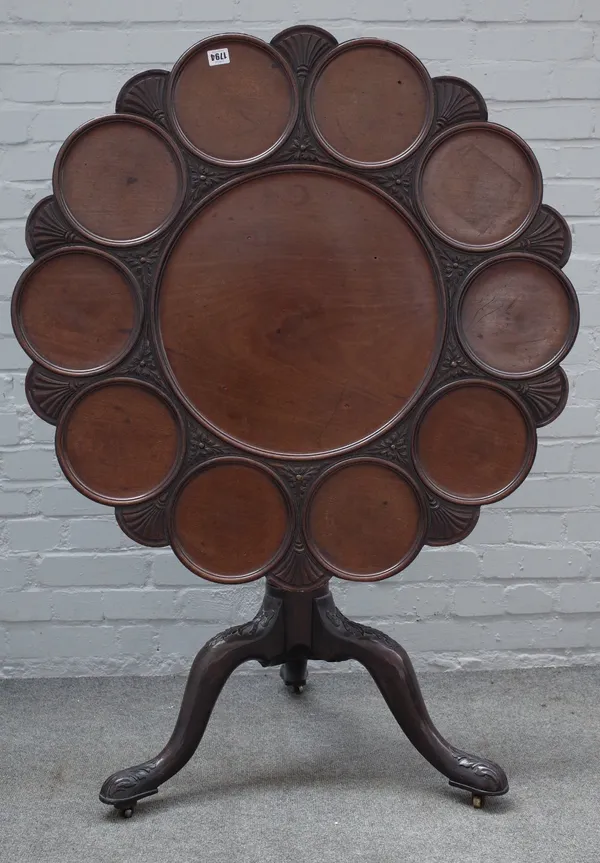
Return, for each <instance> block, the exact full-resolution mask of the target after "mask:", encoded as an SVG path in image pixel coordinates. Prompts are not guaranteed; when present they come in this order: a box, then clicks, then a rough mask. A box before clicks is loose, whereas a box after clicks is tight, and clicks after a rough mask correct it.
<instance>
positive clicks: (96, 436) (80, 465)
mask: <svg viewBox="0 0 600 863" xmlns="http://www.w3.org/2000/svg"><path fill="white" fill-rule="evenodd" d="M182 438H183V433H182V427H181V421H180V420H179V418H178V416H177V414H176V413H175V411H174V409H173V408H172V407H171V406H170V405H169V404H168V402H167V401H166V399H165V398H164V397H163V396H161V394H160V393H159V391H158V390H156V389H155V388H154V387H151V386H149V385H148V384H142V383H141V382H138V381H134V380H129V379H126V378H121V379H119V378H115V379H113V380H109V381H107V382H102V383H100V384H97V385H95V386H92V387H89V388H87V389H86V390H84V391H83V392H82V393H81V394H80V395H79V396H78V397H77V398H76V399H75V400H74V401H73V403H72V404H71V405H70V406H69V408H68V409H67V411H66V412H65V414H64V415H63V416H62V418H61V421H60V424H59V427H58V434H57V454H58V458H59V461H60V464H61V467H62V469H63V471H64V472H65V473H66V474H67V476H68V477H69V479H70V481H71V482H72V483H73V485H75V487H76V488H78V489H79V491H81V492H83V494H86V495H87V496H88V497H91V498H93V499H94V500H97V501H100V502H101V503H109V504H118V503H126V502H137V501H141V500H144V499H146V498H149V497H152V496H153V495H154V494H157V493H158V492H159V491H160V490H161V489H162V488H164V487H165V485H167V484H168V483H169V482H170V481H171V480H172V479H173V477H174V475H175V473H176V471H177V469H178V467H179V465H180V463H181V458H182V449H183V440H182Z"/></svg>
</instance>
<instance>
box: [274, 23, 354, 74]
mask: <svg viewBox="0 0 600 863" xmlns="http://www.w3.org/2000/svg"><path fill="white" fill-rule="evenodd" d="M337 44H338V41H337V39H336V38H335V36H332V35H331V33H328V32H327V30H323V29H322V28H321V27H313V26H311V25H310V24H299V25H298V26H296V27H289V28H288V29H287V30H282V31H281V33H278V34H277V36H275V37H274V38H273V39H271V45H272V46H273V47H274V48H277V50H278V51H279V52H280V53H281V54H283V56H284V57H285V59H286V60H287V61H288V63H289V64H290V66H291V67H292V69H293V70H294V72H295V73H296V75H297V77H298V78H299V79H300V80H301V81H303V80H304V79H305V78H306V77H307V75H308V73H309V72H310V71H311V70H312V69H313V68H314V67H315V66H316V65H317V63H318V62H319V61H320V60H321V59H322V58H323V57H324V56H325V54H328V53H329V51H331V50H332V48H335V46H336V45H337Z"/></svg>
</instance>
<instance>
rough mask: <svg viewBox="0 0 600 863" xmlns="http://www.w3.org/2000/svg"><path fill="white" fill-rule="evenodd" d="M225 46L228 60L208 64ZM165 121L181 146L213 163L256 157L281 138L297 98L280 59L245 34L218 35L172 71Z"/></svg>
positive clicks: (292, 117) (288, 127)
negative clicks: (171, 125) (168, 116)
mask: <svg viewBox="0 0 600 863" xmlns="http://www.w3.org/2000/svg"><path fill="white" fill-rule="evenodd" d="M223 48H226V49H227V50H228V51H229V58H230V62H229V63H226V64H224V65H217V66H210V65H209V63H208V52H209V51H210V50H211V49H212V50H215V49H223ZM169 98H170V108H171V117H172V120H173V122H174V125H175V128H176V129H177V131H178V132H179V134H180V135H181V137H182V139H183V141H184V143H185V144H186V145H187V146H188V147H189V148H190V149H192V150H193V151H194V152H196V153H198V154H200V155H202V156H203V157H206V158H208V159H211V160H214V161H218V162H219V161H222V162H243V161H248V160H253V159H255V158H256V157H260V156H261V155H263V154H265V153H266V152H268V151H269V150H271V149H272V148H273V147H274V146H275V145H276V144H277V143H278V142H279V141H281V140H282V139H283V138H285V137H286V135H287V134H288V133H289V132H290V131H291V129H292V126H293V124H294V121H295V118H296V114H297V108H298V98H297V90H296V85H295V82H294V79H293V77H292V75H291V73H290V72H289V70H288V67H287V65H286V64H285V62H284V60H283V58H282V57H281V55H280V54H279V53H278V52H277V51H275V50H273V48H271V47H270V46H269V45H267V44H266V43H264V42H262V41H261V40H259V39H253V38H252V37H250V36H243V37H242V36H223V37H221V36H219V37H217V38H216V39H209V40H206V41H204V42H201V43H199V44H198V45H196V46H194V48H192V49H191V50H190V51H189V52H187V53H186V54H184V55H183V57H182V58H181V59H180V60H179V61H178V63H177V64H176V66H175V67H174V69H173V72H172V77H171V83H170V97H169Z"/></svg>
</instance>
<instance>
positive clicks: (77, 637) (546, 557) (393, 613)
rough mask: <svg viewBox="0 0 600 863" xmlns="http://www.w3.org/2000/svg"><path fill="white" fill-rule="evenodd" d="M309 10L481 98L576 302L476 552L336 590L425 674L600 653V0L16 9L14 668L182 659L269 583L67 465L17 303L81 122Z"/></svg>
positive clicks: (8, 100) (7, 436) (8, 579)
mask: <svg viewBox="0 0 600 863" xmlns="http://www.w3.org/2000/svg"><path fill="white" fill-rule="evenodd" d="M299 21H310V22H313V23H317V24H322V25H323V26H325V27H327V28H329V29H330V30H332V31H333V32H334V33H335V35H336V36H337V37H338V39H340V40H343V39H348V38H352V37H355V36H359V35H374V36H379V37H384V38H385V37H388V38H391V39H394V40H396V41H399V42H401V43H402V44H404V45H406V46H407V47H408V48H410V49H412V50H414V51H415V52H416V53H417V54H418V55H419V56H420V57H421V58H422V59H423V60H424V61H425V62H426V64H427V66H428V68H429V70H430V72H431V73H432V74H433V75H439V74H455V75H463V76H464V77H466V78H468V80H470V81H472V82H473V83H474V84H475V85H476V86H478V87H479V88H480V89H481V90H482V92H483V93H484V95H485V97H486V99H487V100H488V105H489V109H490V117H491V119H492V120H496V121H498V122H500V123H504V124H506V125H508V126H510V127H512V128H514V129H515V131H517V132H519V133H520V134H522V135H524V136H525V137H526V138H527V140H528V141H529V142H530V143H531V144H532V146H533V148H534V150H535V152H536V154H537V155H538V158H539V159H540V163H541V165H542V169H543V172H544V177H545V182H546V196H545V199H546V200H547V201H548V202H549V203H551V204H554V205H555V206H556V207H558V208H559V209H560V210H561V211H562V212H563V213H564V214H565V215H566V217H567V218H568V220H569V223H570V225H571V227H572V229H573V232H574V237H573V239H574V253H573V257H572V259H571V261H570V263H569V265H568V268H567V272H568V273H569V275H570V276H571V278H572V279H573V281H574V282H575V285H576V287H577V289H578V291H579V294H580V298H581V308H582V330H581V335H580V337H579V339H578V342H577V345H576V347H575V349H574V351H573V353H572V354H571V355H570V357H569V361H568V365H567V371H568V373H569V377H570V379H571V383H572V394H571V398H570V400H569V406H568V408H567V410H566V412H565V414H564V415H563V416H562V417H561V419H560V420H559V421H558V422H556V423H555V424H553V425H551V426H550V427H549V428H548V429H546V430H543V431H542V432H541V434H540V447H539V453H538V457H537V460H536V463H535V467H534V470H533V475H532V477H531V478H529V479H528V480H527V482H526V483H525V485H524V486H523V487H522V488H521V489H520V490H519V491H518V492H517V493H515V494H514V495H513V496H511V497H510V498H508V499H507V500H506V501H504V502H502V503H500V504H498V505H496V506H493V507H488V508H487V509H484V511H483V513H482V516H481V521H480V523H479V525H478V527H477V528H476V530H475V532H474V533H473V534H472V536H471V537H469V539H468V542H467V543H466V544H465V545H462V546H458V547H454V548H448V549H440V550H433V549H431V550H427V551H425V552H424V553H423V554H422V555H421V556H420V558H419V559H418V560H417V561H416V562H415V563H414V564H413V566H411V567H410V568H409V569H408V570H407V571H406V572H405V573H404V574H403V575H402V576H400V577H397V578H394V579H391V580H389V581H387V582H383V583H380V584H376V585H349V584H343V583H336V584H335V585H334V590H335V592H336V595H337V597H338V600H339V603H340V605H341V607H342V608H343V609H344V610H346V611H347V612H348V613H349V614H351V615H353V616H356V617H358V618H360V619H362V620H366V621H369V622H371V623H374V624H375V625H379V626H382V627H383V628H384V629H386V631H388V632H389V633H390V634H392V635H393V636H395V637H397V638H398V639H400V640H401V641H402V642H403V643H404V644H405V645H406V647H407V648H408V649H409V650H410V651H411V652H412V654H413V656H414V657H415V659H416V660H417V664H418V665H419V666H422V667H423V666H426V667H431V668H440V669H448V668H450V669H451V668H458V667H465V668H471V667H515V666H524V665H550V664H579V663H597V662H598V661H600V442H599V441H598V438H597V430H598V410H599V407H600V353H599V351H600V338H599V336H598V327H600V276H599V274H600V141H599V139H600V0H170V2H167V0H102V2H97V0H0V23H1V25H2V26H1V27H0V95H1V98H2V102H1V104H0V110H1V111H2V114H1V117H0V184H1V188H0V518H1V527H0V659H1V660H2V662H0V675H2V674H3V675H5V676H19V675H44V674H48V675H57V674H122V673H127V674H154V673H167V672H172V671H183V670H185V669H186V668H187V666H188V664H189V660H190V657H191V656H192V655H193V654H194V653H195V652H196V650H197V649H198V648H199V646H200V645H201V644H202V642H203V641H204V640H205V639H206V638H207V637H209V636H211V635H213V634H214V633H215V632H217V631H218V630H219V629H220V628H222V627H223V626H225V625H229V624H230V623H232V622H235V621H238V620H243V619H245V618H247V617H249V616H251V615H252V613H253V610H254V608H255V607H256V606H257V605H258V602H259V599H260V595H261V592H262V584H254V585H248V586H240V587H232V588H218V587H215V586H212V585H210V584H208V583H206V582H202V581H200V580H199V579H197V578H196V577H195V576H193V575H192V574H191V573H189V572H188V571H187V570H185V569H184V568H183V567H182V566H181V564H179V563H178V562H177V560H176V559H175V558H174V556H173V555H172V554H171V553H170V552H165V551H163V550H161V551H156V552H154V551H152V550H148V549H143V548H140V547H137V546H135V545H134V544H132V543H131V542H130V541H129V540H128V539H127V537H126V536H124V534H122V533H121V532H120V531H119V529H118V528H117V526H116V524H115V523H114V520H113V518H112V515H111V513H110V511H109V510H107V509H105V508H103V507H101V506H98V505H96V504H93V503H90V502H89V501H87V500H86V499H85V498H83V497H82V496H81V495H79V494H77V493H76V492H75V491H74V490H73V489H71V488H70V487H69V486H68V485H67V484H66V482H65V481H64V479H63V478H61V473H60V470H59V468H58V465H57V463H56V460H55V457H54V454H53V447H52V429H51V428H50V427H49V426H47V425H46V424H44V423H42V422H41V421H39V420H38V419H36V418H34V417H33V416H32V414H31V411H30V409H29V407H28V405H27V401H26V398H25V393H24V386H23V384H24V376H25V372H26V369H27V366H28V360H27V359H26V357H25V356H24V354H23V353H22V351H21V350H20V348H19V347H18V345H17V344H16V342H15V340H14V339H13V338H12V336H11V334H10V322H9V315H8V305H7V301H8V299H9V298H10V294H11V292H12V289H13V286H14V283H15V281H16V280H17V278H18V276H19V273H20V272H21V271H22V269H23V267H25V266H26V264H27V262H28V260H29V259H28V254H27V250H26V247H25V241H24V225H25V218H26V215H27V213H28V212H29V210H30V209H31V207H32V205H33V204H34V203H35V202H36V201H38V200H39V199H40V198H41V197H43V196H44V195H46V194H48V192H49V190H50V175H51V170H52V163H53V160H54V156H55V154H56V152H57V149H58V147H59V146H60V143H61V142H62V141H63V139H64V138H65V137H66V136H67V135H68V133H69V132H71V131H72V129H73V128H74V127H76V126H77V125H79V124H80V123H83V122H84V121H85V120H88V119H90V118H92V117H97V116H100V115H102V114H103V113H106V112H108V111H110V110H111V108H112V105H113V103H114V98H115V96H116V94H117V92H118V89H119V87H120V85H121V83H123V82H124V81H126V80H127V78H129V77H130V76H131V75H133V74H134V73H136V72H138V71H141V70H142V69H144V68H149V67H157V66H164V67H169V66H170V65H171V64H172V63H173V62H174V61H175V60H176V59H177V57H178V56H179V54H180V53H182V52H183V51H184V50H185V49H186V48H187V47H188V46H189V45H191V44H192V43H193V42H195V41H196V40H198V39H200V38H202V37H204V36H207V35H210V34H212V33H215V32H217V33H218V32H223V31H244V32H249V33H253V34H255V35H258V36H262V37H264V38H266V39H269V38H271V37H272V36H273V35H274V34H275V33H276V32H277V31H278V30H280V29H281V28H282V27H284V26H288V25H290V24H293V23H297V22H299Z"/></svg>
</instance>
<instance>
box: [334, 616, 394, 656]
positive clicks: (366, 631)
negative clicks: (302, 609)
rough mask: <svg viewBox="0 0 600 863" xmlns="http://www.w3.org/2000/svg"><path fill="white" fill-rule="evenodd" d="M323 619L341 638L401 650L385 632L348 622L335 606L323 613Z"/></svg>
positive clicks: (352, 621) (351, 621)
mask: <svg viewBox="0 0 600 863" xmlns="http://www.w3.org/2000/svg"><path fill="white" fill-rule="evenodd" d="M325 617H326V618H327V620H328V621H329V622H330V623H331V624H332V625H333V626H334V627H335V628H336V629H337V630H338V631H339V633H340V635H342V636H346V637H348V638H352V639H359V640H363V641H371V642H376V643H379V644H383V645H384V646H385V647H390V648H391V649H392V650H400V649H401V648H400V645H399V644H398V643H397V642H396V641H394V639H393V638H390V637H389V635H386V634H385V632H380V631H379V630H378V629H373V628H372V627H371V626H364V625H363V624H362V623H356V622H355V621H354V620H348V618H347V617H345V616H344V615H343V614H342V612H341V611H340V610H339V609H338V608H336V607H335V606H333V608H328V609H327V610H326V611H325Z"/></svg>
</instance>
